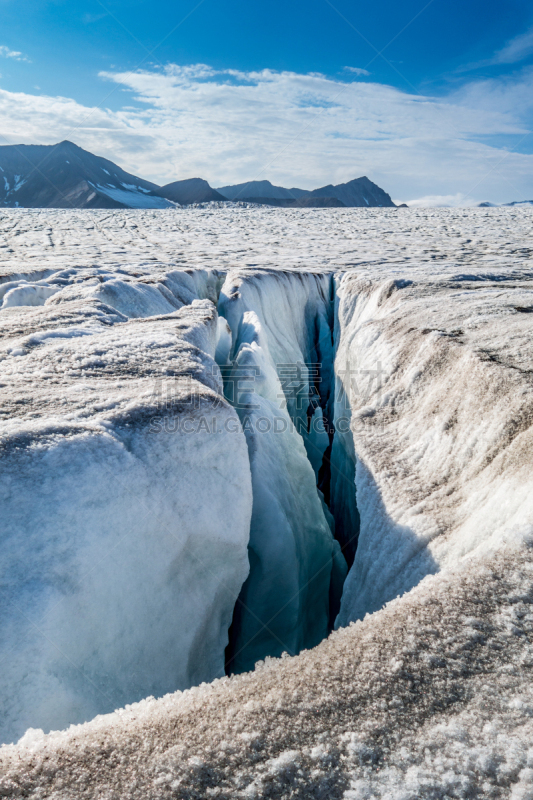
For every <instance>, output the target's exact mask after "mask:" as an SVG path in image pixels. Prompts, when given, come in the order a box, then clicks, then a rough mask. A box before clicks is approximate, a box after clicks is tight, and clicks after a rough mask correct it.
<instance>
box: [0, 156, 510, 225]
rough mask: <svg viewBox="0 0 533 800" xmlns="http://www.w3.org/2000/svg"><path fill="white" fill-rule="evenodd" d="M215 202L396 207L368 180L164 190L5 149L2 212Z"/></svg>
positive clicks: (68, 160) (89, 162) (100, 166)
mask: <svg viewBox="0 0 533 800" xmlns="http://www.w3.org/2000/svg"><path fill="white" fill-rule="evenodd" d="M213 200H216V201H224V200H230V201H239V200H245V201H247V202H251V203H258V204H260V205H264V204H267V205H275V206H278V207H280V208H339V207H343V206H362V207H367V206H369V207H370V206H371V207H376V206H386V207H389V206H390V207H394V203H393V202H392V200H391V198H390V196H389V195H388V194H387V193H386V192H384V191H383V189H380V187H379V186H377V185H376V184H375V183H372V181H370V180H369V179H368V178H366V177H363V178H356V179H355V180H352V181H349V182H348V183H342V184H339V185H338V186H333V185H331V184H330V185H329V186H323V187H322V188H320V189H315V190H313V191H309V190H308V189H297V188H292V189H286V188H284V187H283V186H273V185H272V184H271V183H270V181H267V180H264V181H250V182H249V183H239V184H236V185H234V186H223V187H222V188H220V189H218V190H217V189H213V188H212V187H211V186H210V185H209V184H208V183H207V181H205V180H203V179H202V178H189V179H188V180H182V181H174V182H173V183H168V184H166V186H163V187H160V186H157V185H156V184H155V183H150V182H149V181H145V180H143V179H142V178H138V177H137V176H136V175H132V174H131V173H129V172H125V171H124V170H123V169H121V168H120V167H118V166H117V165H116V164H114V163H113V162H112V161H108V160H107V159H106V158H100V156H95V155H93V154H92V153H89V152H88V151H87V150H83V149H82V148H81V147H78V146H77V145H75V144H73V143H72V142H68V141H64V142H60V143H59V144H54V145H4V146H0V208H1V207H2V206H3V207H4V208H17V207H18V208H108V209H113V208H169V207H172V206H173V205H175V204H179V205H189V204H191V203H206V202H210V201H213ZM267 201H268V202H267ZM510 205H511V204H510Z"/></svg>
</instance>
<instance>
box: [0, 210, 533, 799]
mask: <svg viewBox="0 0 533 800" xmlns="http://www.w3.org/2000/svg"><path fill="white" fill-rule="evenodd" d="M532 222H533V213H532V211H531V209H528V208H518V209H517V208H504V209H500V208H498V209H472V210H471V209H469V210H463V209H459V210H448V209H439V210H426V209H424V210H417V211H414V210H402V209H400V210H379V211H377V210H376V211H374V210H359V209H357V210H355V211H354V210H327V211H322V210H309V211H298V212H296V211H294V212H293V211H286V210H283V211H281V210H278V209H265V208H261V209H246V208H234V209H228V208H224V207H223V208H216V207H207V208H196V209H187V210H178V211H174V210H172V211H158V212H150V211H148V212H146V211H143V212H129V211H128V212H114V213H112V214H110V213H108V212H45V211H21V212H17V211H13V212H11V211H10V212H7V213H4V214H3V215H2V217H1V219H0V245H1V247H2V253H3V258H2V265H3V266H2V271H1V273H0V275H1V277H0V281H1V283H0V295H1V296H2V298H3V300H2V302H3V305H2V307H1V309H0V331H1V339H0V380H1V383H2V384H3V385H2V396H1V400H2V406H1V409H0V410H1V419H2V422H1V425H2V428H1V434H0V436H1V439H0V447H1V455H0V462H1V465H2V475H3V480H2V499H1V513H2V529H3V531H2V551H3V560H2V563H3V573H2V583H1V591H2V596H3V607H4V612H3V617H2V624H1V626H0V658H1V659H3V661H2V680H1V681H0V696H1V698H2V705H3V708H4V710H5V713H4V721H3V727H2V737H3V740H4V741H12V740H13V739H14V738H17V737H19V736H21V735H22V734H23V733H24V731H25V730H26V729H27V728H31V729H32V730H30V731H28V732H27V733H26V734H25V735H24V737H23V739H22V740H21V742H20V743H19V745H17V746H6V747H5V748H4V749H2V750H0V763H1V765H2V767H1V769H2V775H3V777H2V779H1V781H2V782H1V783H0V792H2V793H3V796H13V797H15V796H28V797H34V798H37V797H51V798H52V797H53V798H71V797H78V796H79V797H98V798H104V797H105V798H107V797H121V798H122V797H131V798H134V797H135V798H136V797H139V798H145V797H147V796H157V797H167V796H168V797H178V798H183V799H184V800H185V798H196V797H198V798H204V797H210V796H213V797H217V796H218V797H224V798H228V799H229V798H233V797H243V798H245V797H250V798H252V797H258V798H261V797H276V798H287V799H288V798H300V797H301V798H307V797H317V798H337V797H338V798H344V800H366V799H367V798H368V800H371V798H390V799H391V800H407V798H409V799H410V800H411V798H412V800H414V798H418V797H424V798H447V797H454V798H463V797H465V798H466V797H480V798H490V797H495V798H496V797H502V798H503V797H512V798H513V799H514V800H519V798H520V799H521V800H525V799H526V798H531V797H533V751H532V750H531V741H532V733H533V730H532V729H531V719H532V718H533V695H532V694H531V688H530V687H531V685H532V681H531V678H532V677H533V676H532V674H531V670H532V668H533V650H532V645H531V641H532V639H531V637H532V635H533V627H532V620H533V614H532V611H531V603H532V602H533V557H532V555H531V553H532V550H531V547H532V543H533V540H532V535H533V527H532V525H533V480H532V478H531V475H532V467H533V442H532V441H531V422H532V419H533V385H532V384H533V380H532V375H533V352H532V349H533V344H532V337H531V328H532V322H533V313H532V312H533V271H532V266H533V259H532V253H533V249H532V247H531V242H530V237H531V224H532ZM214 303H217V304H218V313H219V315H220V316H219V318H218V322H217V313H216V310H215V305H214ZM295 364H297V365H301V368H300V367H299V373H298V379H299V383H300V387H299V389H298V392H297V393H296V394H295V393H294V391H291V389H290V387H289V384H288V382H287V370H288V369H289V372H290V367H291V365H293V366H294V365H295ZM317 365H319V366H317ZM223 379H224V385H223ZM288 387H289V388H288ZM207 420H209V424H206V421H207ZM324 421H326V423H327V422H328V421H330V422H333V423H334V425H335V435H334V436H332V433H331V429H330V435H329V436H328V433H327V431H325V430H324V427H323V426H322V427H321V425H320V424H318V425H317V424H315V423H323V422H324ZM291 422H293V423H294V425H295V426H296V429H295V428H292V427H291V424H290V423H291ZM316 481H318V487H319V489H320V492H317V490H316V488H315V482H316ZM333 532H334V533H335V536H336V539H337V541H336V540H335V539H334V537H333ZM356 545H357V549H356ZM247 546H248V557H247V551H246V548H247ZM341 548H342V551H343V553H344V556H345V557H346V561H347V562H348V564H346V561H345V560H344V557H343V556H342V555H341V554H340V550H341ZM352 562H353V563H352ZM347 566H350V570H349V572H348V576H347V578H346V581H345V583H344V591H342V584H343V580H344V576H345V574H346V570H347ZM243 582H244V586H243ZM241 586H242V588H241ZM341 591H342V600H341V599H340V595H341ZM339 604H340V610H339ZM387 604H388V605H387ZM337 612H338V616H337ZM232 615H233V624H232V626H231V631H230V636H229V648H228V650H227V651H226V654H225V655H226V658H227V659H228V662H229V664H230V668H231V669H233V668H235V669H237V671H242V670H243V669H247V668H251V667H252V665H253V664H254V662H255V661H256V660H257V658H261V657H262V656H263V655H266V654H273V655H279V654H280V653H282V652H283V651H284V650H285V651H287V652H288V653H290V654H291V655H292V654H294V653H297V652H298V651H300V650H301V649H302V648H311V647H313V649H307V650H306V651H305V652H303V653H301V654H300V655H299V656H296V657H294V658H286V657H285V658H282V659H281V661H280V660H268V661H267V662H266V664H264V665H263V666H259V667H258V668H256V670H255V671H254V672H251V673H248V674H244V675H238V676H235V677H232V678H231V679H227V678H223V679H222V680H215V682H214V683H213V684H209V685H207V684H203V685H202V686H201V687H199V688H193V689H189V690H188V691H185V692H181V693H180V692H178V693H174V694H169V695H167V696H166V697H164V698H162V699H160V700H153V699H152V700H144V701H142V702H141V703H140V704H138V705H135V706H132V707H131V708H129V709H128V710H126V711H121V712H116V713H115V714H111V715H108V716H101V717H98V718H97V719H95V720H94V721H93V722H89V723H86V724H85V725H81V726H77V727H73V728H71V729H70V730H69V731H67V732H66V733H61V734H51V735H50V736H48V737H47V736H45V735H44V734H43V733H42V732H39V731H35V730H33V729H36V728H37V729H38V728H42V729H44V730H45V731H48V730H50V729H54V728H61V727H65V726H66V725H67V724H68V723H77V722H83V721H85V720H88V719H90V718H91V717H93V716H94V715H95V714H98V713H106V712H109V711H111V710H113V709H114V708H117V707H119V706H123V705H125V704H127V703H131V702H133V701H137V700H141V699H142V698H143V697H146V696H147V695H152V694H153V695H156V696H158V697H160V696H161V695H162V694H164V693H165V692H170V691H172V690H175V689H188V687H190V686H194V685H195V684H197V683H199V682H200V681H207V682H209V681H212V680H213V679H216V678H219V677H220V675H222V674H223V665H224V648H225V647H226V644H227V642H228V627H229V624H230V622H231V619H232ZM335 617H336V621H335ZM333 622H335V625H336V627H337V628H339V630H337V631H336V632H335V633H333V634H331V635H330V637H329V638H328V639H327V640H326V641H323V642H322V643H321V644H318V646H316V647H314V645H315V644H317V642H318V641H320V639H321V638H323V636H325V635H326V634H327V632H328V630H329V629H330V626H331V625H332V624H333ZM350 623H355V624H352V625H350ZM345 626H348V627H345Z"/></svg>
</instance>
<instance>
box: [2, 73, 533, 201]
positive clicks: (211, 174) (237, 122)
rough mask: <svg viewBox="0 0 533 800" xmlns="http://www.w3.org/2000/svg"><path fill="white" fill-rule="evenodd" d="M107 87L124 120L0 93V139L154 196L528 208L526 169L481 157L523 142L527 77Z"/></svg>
mask: <svg viewBox="0 0 533 800" xmlns="http://www.w3.org/2000/svg"><path fill="white" fill-rule="evenodd" d="M103 77H104V78H105V79H106V80H107V81H111V82H113V83H115V84H116V86H117V89H119V90H123V91H125V92H126V93H127V100H126V101H125V105H124V106H123V108H122V109H121V110H120V111H117V112H112V111H110V110H107V109H98V108H96V109H90V108H86V107H84V106H82V105H81V104H79V103H76V102H75V101H74V100H71V99H69V98H61V97H56V98H54V97H42V96H34V95H28V94H14V93H10V92H6V91H0V135H3V137H5V138H4V141H5V140H6V139H7V140H9V141H10V142H16V141H18V142H34V143H38V142H40V143H51V142H56V141H60V140H61V139H64V138H69V139H71V140H73V141H75V142H77V143H78V144H80V145H81V146H82V147H85V148H86V149H88V150H91V151H92V152H95V153H98V154H99V155H103V156H105V157H107V158H110V159H111V160H114V161H116V162H117V163H119V164H120V166H122V167H124V168H125V169H128V170H129V171H131V172H134V173H135V174H137V175H141V176H142V177H145V178H148V179H151V180H154V181H156V182H161V183H167V182H170V181H172V180H177V179H179V178H187V177H195V176H199V177H205V178H206V179H207V180H209V181H210V183H211V184H212V185H213V186H222V185H224V184H226V183H237V182H241V181H245V180H253V179H262V178H268V179H269V180H271V181H272V182H274V183H279V184H282V185H290V186H301V187H302V188H315V187H317V186H320V185H324V184H327V183H330V182H334V183H336V182H342V181H346V180H349V179H351V178H354V177H358V176H360V175H368V177H369V178H371V179H372V180H374V181H376V183H378V184H379V185H380V186H383V188H385V189H386V190H387V191H388V192H389V193H390V194H391V195H392V196H393V197H401V198H404V199H406V201H407V202H410V200H409V198H418V199H419V200H420V198H426V197H428V196H432V197H442V196H445V197H446V196H454V197H455V196H457V195H458V194H460V195H462V196H463V198H464V200H463V201H462V202H465V203H468V202H474V200H475V201H479V200H493V201H495V202H500V201H508V200H513V199H522V198H525V197H529V196H531V195H533V155H529V154H523V153H513V152H508V151H506V150H504V149H502V148H501V147H496V146H494V145H491V144H490V142H491V141H492V139H491V138H490V137H494V136H506V137H511V140H513V141H514V138H512V137H516V138H519V137H521V136H526V135H527V134H528V131H529V127H528V124H527V121H528V117H527V113H525V112H526V111H527V109H528V108H531V107H532V101H531V99H528V98H531V97H533V91H532V89H533V75H532V74H530V73H529V72H527V71H525V72H524V73H523V74H522V75H521V76H520V77H519V78H516V79H514V80H513V81H507V82H497V81H492V82H476V83H472V84H470V85H469V87H468V88H466V89H464V90H462V92H457V93H455V94H454V95H453V96H451V95H450V96H448V97H446V98H436V97H431V96H418V95H413V94H408V93H405V92H401V91H399V90H397V89H395V88H392V87H390V86H384V85H381V84H377V83H368V82H359V81H340V80H334V79H332V78H328V77H325V76H323V75H318V74H305V75H304V74H296V73H292V72H275V71H273V70H262V71H260V72H249V73H246V72H241V71H238V70H225V71H216V70H214V69H213V68H211V67H210V66H208V65H205V64H200V65H188V66H177V65H170V66H168V67H167V68H166V69H165V70H164V71H150V70H142V71H138V72H134V73H117V72H112V73H109V72H108V73H104V74H103ZM106 91H108V89H107V90H106ZM517 98H522V100H523V102H522V103H521V104H520V103H517ZM132 99H134V100H135V102H136V105H132ZM126 103H127V105H126ZM524 109H525V110H524ZM528 113H529V112H528ZM524 114H525V116H524ZM14 131H15V132H16V134H14V133H13V132H14ZM43 131H44V132H45V134H44V136H45V137H46V138H44V139H43ZM439 202H440V201H439Z"/></svg>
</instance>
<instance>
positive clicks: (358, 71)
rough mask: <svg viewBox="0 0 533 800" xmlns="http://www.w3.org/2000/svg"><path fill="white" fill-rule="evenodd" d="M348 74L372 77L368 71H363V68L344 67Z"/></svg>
mask: <svg viewBox="0 0 533 800" xmlns="http://www.w3.org/2000/svg"><path fill="white" fill-rule="evenodd" d="M344 69H345V70H346V71H347V72H353V74H354V75H370V72H369V71H368V70H367V69H362V68H361V67H344Z"/></svg>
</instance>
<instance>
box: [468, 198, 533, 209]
mask: <svg viewBox="0 0 533 800" xmlns="http://www.w3.org/2000/svg"><path fill="white" fill-rule="evenodd" d="M501 206H533V200H513V202H512V203H489V202H488V200H487V201H486V202H484V203H478V206H477V207H478V208H500V207H501Z"/></svg>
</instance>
